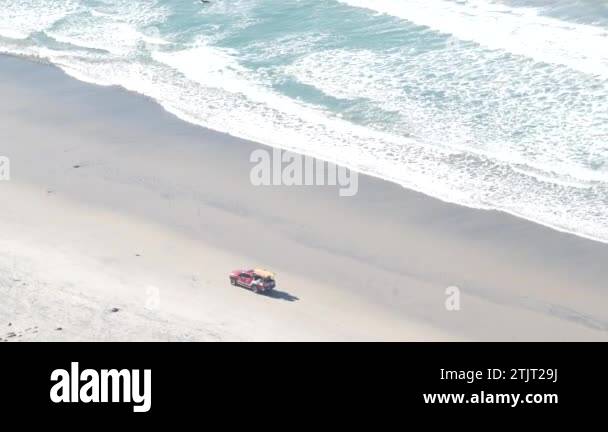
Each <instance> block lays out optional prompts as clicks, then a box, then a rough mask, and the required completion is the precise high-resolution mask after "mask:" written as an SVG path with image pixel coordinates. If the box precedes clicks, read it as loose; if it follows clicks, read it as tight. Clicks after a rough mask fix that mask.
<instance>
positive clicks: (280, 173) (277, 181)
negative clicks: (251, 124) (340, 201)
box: [249, 148, 359, 197]
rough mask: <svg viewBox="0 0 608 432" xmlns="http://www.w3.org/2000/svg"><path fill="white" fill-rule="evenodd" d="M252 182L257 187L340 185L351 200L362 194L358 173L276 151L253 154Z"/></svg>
mask: <svg viewBox="0 0 608 432" xmlns="http://www.w3.org/2000/svg"><path fill="white" fill-rule="evenodd" d="M249 160H250V162H252V163H255V164H256V165H255V166H254V167H253V168H252V169H251V173H250V180H251V184H253V185H254V186H271V185H272V186H315V185H316V186H336V185H339V186H340V192H339V194H340V196H342V197H345V196H347V197H350V196H353V195H355V194H356V193H357V192H358V191H359V177H358V173H357V172H355V171H351V170H349V169H348V168H344V167H341V166H337V165H335V164H333V163H331V162H325V161H323V160H321V159H315V158H312V157H309V156H302V155H300V154H297V153H292V152H289V151H283V150H281V149H277V148H275V149H273V151H272V155H271V154H270V152H269V151H267V150H263V149H258V150H255V151H254V152H252V153H251V157H250V158H249ZM284 164H285V165H284Z"/></svg>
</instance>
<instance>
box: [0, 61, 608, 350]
mask: <svg viewBox="0 0 608 432" xmlns="http://www.w3.org/2000/svg"><path fill="white" fill-rule="evenodd" d="M0 95H1V97H0V156H8V157H9V158H10V160H11V180H10V181H2V182H0V203H1V204H0V205H1V210H0V338H1V339H3V340H604V341H606V340H608V287H607V284H606V280H608V268H607V266H606V263H608V245H606V244H602V243H598V242H593V241H590V240H586V239H582V238H578V237H575V236H573V235H570V234H564V233H560V232H556V231H553V230H551V229H548V228H545V227H542V226H540V225H537V224H534V223H531V222H528V221H524V220H521V219H518V218H515V217H512V216H510V215H506V214H503V213H500V212H489V211H482V210H473V209H468V208H464V207H460V206H457V205H452V204H446V203H443V202H441V201H438V200H435V199H433V198H429V197H426V196H423V195H421V194H418V193H415V192H411V191H408V190H405V189H403V188H402V187H400V186H398V185H394V184H391V183H388V182H385V181H382V180H379V179H375V178H371V177H367V176H360V179H359V193H358V194H357V195H356V196H354V197H350V198H348V197H339V195H338V189H337V188H336V187H284V186H277V187H254V186H252V185H251V183H250V180H249V172H250V169H251V166H252V165H251V163H250V162H249V156H250V154H251V152H252V151H253V150H255V149H258V148H265V146H263V145H261V144H256V143H253V142H248V141H245V140H241V139H237V138H234V137H231V136H228V135H225V134H221V133H216V132H214V131H210V130H206V129H204V128H201V127H197V126H193V125H190V124H187V123H185V122H182V121H180V120H179V119H177V118H175V117H173V116H172V115H171V114H169V113H167V112H165V111H164V110H163V109H162V108H161V107H160V106H158V105H157V104H155V103H154V102H153V101H150V100H148V99H146V98H144V97H141V96H139V95H135V94H132V93H129V92H127V91H125V90H122V89H119V88H109V87H98V86H94V85H89V84H85V83H82V82H79V81H76V80H74V79H72V78H70V77H68V76H66V75H65V74H63V73H62V72H61V71H60V70H58V69H56V68H55V67H52V66H48V65H41V64H37V63H32V62H29V61H26V60H23V59H15V58H10V57H0ZM258 265H259V266H263V267H266V268H271V269H273V270H274V271H276V272H277V273H278V283H279V286H278V291H277V292H276V293H275V294H274V295H272V296H259V295H255V294H253V293H251V292H249V291H246V290H243V289H238V288H234V287H232V286H231V285H230V284H229V283H228V277H227V275H228V272H229V271H230V270H232V269H234V268H239V267H250V266H258ZM450 286H457V287H458V288H459V290H460V292H461V298H460V303H461V310H459V311H448V310H446V307H445V301H446V288H448V287H450ZM9 323H10V325H9Z"/></svg>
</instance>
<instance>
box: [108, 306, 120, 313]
mask: <svg viewBox="0 0 608 432" xmlns="http://www.w3.org/2000/svg"><path fill="white" fill-rule="evenodd" d="M119 310H120V309H119V308H117V307H113V308H112V309H110V312H114V313H116V312H118V311H119Z"/></svg>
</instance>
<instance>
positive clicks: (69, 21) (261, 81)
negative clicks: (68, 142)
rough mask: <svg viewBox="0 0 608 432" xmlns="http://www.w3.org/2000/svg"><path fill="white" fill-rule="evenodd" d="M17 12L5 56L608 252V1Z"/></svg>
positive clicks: (219, 4)
mask: <svg viewBox="0 0 608 432" xmlns="http://www.w3.org/2000/svg"><path fill="white" fill-rule="evenodd" d="M0 10H2V11H3V13H2V16H0V52H5V53H10V54H16V55H23V56H28V57H38V58H42V59H44V60H46V61H49V62H51V63H54V64H56V65H58V66H59V67H61V68H62V69H63V70H65V71H66V72H67V73H69V74H70V75H72V76H74V77H76V78H78V79H81V80H84V81H88V82H93V83H96V84H100V85H120V86H123V87H125V88H127V89H129V90H132V91H136V92H139V93H142V94H145V95H148V96H150V97H152V98H154V99H156V100H157V101H158V102H159V103H160V104H161V105H162V106H163V107H165V109H167V110H168V111H170V112H172V113H174V114H175V115H177V116H179V117H180V118H182V119H184V120H186V121H189V122H192V123H196V124H200V125H202V126H206V127H209V128H212V129H216V130H220V131H224V132H227V133H230V134H232V135H235V136H240V137H244V138H249V139H253V140H256V141H258V142H263V143H266V144H270V145H273V146H278V147H283V148H289V149H292V150H296V151H300V152H303V153H306V154H310V155H313V156H318V157H322V158H324V159H327V160H330V161H334V162H338V163H342V164H344V165H347V166H349V167H352V168H356V169H358V170H360V171H363V172H366V173H369V174H372V175H375V176H378V177H381V178H385V179H387V180H390V181H394V182H397V183H399V184H401V185H403V186H405V187H408V188H411V189H415V190H418V191H421V192H424V193H426V194H429V195H432V196H435V197H438V198H440V199H443V200H446V201H451V202H455V203H459V204H463V205H467V206H471V207H476V208H484V209H498V210H503V211H507V212H509V213H512V214H515V215H518V216H521V217H524V218H527V219H530V220H533V221H536V222H538V223H542V224H544V225H548V226H551V227H554V228H556V229H560V230H564V231H568V232H573V233H576V234H578V235H581V236H585V237H589V238H594V239H597V240H601V241H605V242H608V2H606V1H601V0H586V1H585V0H553V1H549V0H509V1H506V0H505V1H490V0H458V1H456V0H454V1H450V0H402V1H399V0H339V1H338V0H327V1H321V0H300V1H296V0H236V1H235V0H232V1H228V0H212V3H211V4H209V5H203V4H201V3H199V2H197V1H194V0H172V1H169V0H140V1H136V0H66V1H52V0H0ZM167 145H171V144H170V143H167Z"/></svg>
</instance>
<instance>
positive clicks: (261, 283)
mask: <svg viewBox="0 0 608 432" xmlns="http://www.w3.org/2000/svg"><path fill="white" fill-rule="evenodd" d="M230 283H231V284H232V285H235V286H241V287H243V288H247V289H250V290H251V291H253V292H254V293H265V292H268V291H271V290H273V289H274V287H275V286H276V281H275V274H274V273H272V272H269V271H268V270H261V269H252V270H234V271H233V272H231V273H230Z"/></svg>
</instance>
